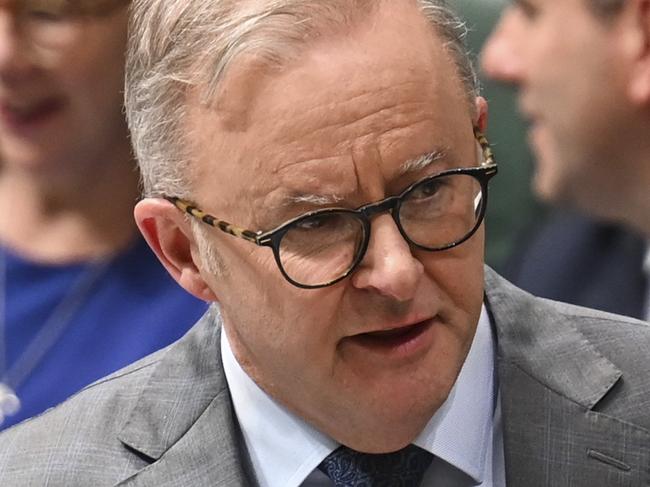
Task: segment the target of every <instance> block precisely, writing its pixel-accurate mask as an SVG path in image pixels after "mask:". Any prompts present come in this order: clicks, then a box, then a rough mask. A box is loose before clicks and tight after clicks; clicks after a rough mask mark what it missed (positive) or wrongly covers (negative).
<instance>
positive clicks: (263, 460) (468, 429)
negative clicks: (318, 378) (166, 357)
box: [221, 306, 496, 487]
mask: <svg viewBox="0 0 650 487" xmlns="http://www.w3.org/2000/svg"><path fill="white" fill-rule="evenodd" d="M494 353H495V345H494V337H493V334H492V329H491V326H490V321H489V318H488V314H487V312H486V309H485V306H483V308H482V310H481V316H480V319H479V323H478V326H477V329H476V334H475V336H474V340H473V342H472V346H471V348H470V351H469V353H468V355H467V359H466V360H465V363H464V364H463V367H462V369H461V371H460V374H459V376H458V379H457V381H456V384H455V385H454V387H453V388H452V390H451V392H450V394H449V397H448V398H447V400H446V401H445V402H444V403H443V405H442V406H441V407H440V408H439V409H438V411H437V412H436V413H435V414H434V416H433V417H432V418H431V420H430V421H429V422H428V423H427V425H426V427H425V428H424V430H423V431H422V432H421V433H420V435H419V436H418V437H417V438H416V440H415V441H414V443H415V444H416V445H418V446H420V447H421V448H424V449H425V450H427V451H429V452H431V453H433V454H434V455H436V456H437V457H439V458H441V459H443V460H445V461H446V462H448V463H449V464H451V465H453V466H454V467H456V468H458V469H459V470H461V471H463V472H464V473H466V474H467V475H469V476H470V477H471V478H472V479H473V480H474V481H476V482H477V483H480V482H482V481H483V477H484V471H485V468H486V465H485V458H486V452H487V450H488V446H489V444H490V442H491V441H492V420H493V413H494V408H495V403H496V402H495V401H496V387H495V379H494V377H495V369H494ZM221 354H222V357H223V365H224V371H225V375H226V380H227V382H228V387H229V389H230V394H231V396H232V401H233V406H234V409H235V414H236V415H237V420H238V421H239V425H240V427H241V431H242V434H243V437H244V441H245V442H246V447H247V449H248V453H249V455H250V458H251V462H252V464H253V468H254V470H255V474H256V476H257V480H258V482H259V484H260V486H261V487H297V486H299V485H301V484H302V482H303V481H304V480H305V479H306V478H307V476H308V475H309V474H310V473H311V472H312V471H313V470H314V469H315V468H317V467H318V465H319V464H320V463H321V462H322V461H323V460H324V459H325V457H327V455H329V454H330V453H331V452H333V451H334V450H335V449H336V448H337V447H338V446H339V444H338V443H337V442H336V441H334V440H333V439H331V438H329V437H327V436H326V435H324V434H322V433H321V432H320V431H318V430H316V429H315V428H314V427H312V426H311V425H310V424H308V423H307V422H305V421H304V420H302V419H301V418H299V417H297V416H296V415H294V414H293V413H291V412H290V411H288V410H287V409H286V408H284V407H283V406H282V405H280V404H278V403H277V402H275V401H274V400H273V399H272V398H271V397H270V396H269V395H267V394H266V393H265V392H264V391H263V390H262V389H260V388H259V387H258V386H257V384H255V382H254V381H253V380H252V379H251V378H250V377H249V376H248V375H247V374H246V372H244V370H243V369H242V368H241V366H240V365H239V363H238V362H237V360H236V359H235V357H234V355H233V353H232V350H231V348H230V344H229V342H228V337H227V333H226V331H225V329H224V330H223V332H222V334H221Z"/></svg>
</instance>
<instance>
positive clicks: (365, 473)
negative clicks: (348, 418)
mask: <svg viewBox="0 0 650 487" xmlns="http://www.w3.org/2000/svg"><path fill="white" fill-rule="evenodd" d="M431 460H433V455H432V454H431V453H429V452H427V451H424V450H423V449H422V448H419V447H417V446H415V445H409V446H407V447H406V448H402V449H401V450H398V451H396V452H394V453H380V454H371V453H360V452H358V451H354V450H351V449H350V448H348V447H345V446H342V447H340V448H338V449H337V450H335V451H334V452H333V453H331V454H330V455H329V456H328V457H327V458H326V459H325V460H323V462H322V463H321V464H320V465H319V466H318V468H319V469H320V470H322V471H323V472H324V473H325V474H326V475H327V476H328V477H329V478H330V479H332V481H333V482H334V485H335V486H336V487H418V486H419V485H420V482H422V477H423V476H424V472H425V471H426V469H427V468H429V465H431Z"/></svg>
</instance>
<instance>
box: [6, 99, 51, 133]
mask: <svg viewBox="0 0 650 487" xmlns="http://www.w3.org/2000/svg"><path fill="white" fill-rule="evenodd" d="M63 105H64V103H63V100H62V99H61V98H57V97H50V98H45V99H41V100H38V101H35V102H28V103H17V102H15V101H14V102H10V101H0V122H2V123H3V124H4V125H5V126H7V127H8V128H10V129H14V130H23V129H27V128H30V127H34V126H36V125H39V124H41V123H43V122H45V121H47V120H49V119H50V118H51V117H52V116H54V115H55V114H56V113H57V112H59V111H60V110H61V109H62V108H63Z"/></svg>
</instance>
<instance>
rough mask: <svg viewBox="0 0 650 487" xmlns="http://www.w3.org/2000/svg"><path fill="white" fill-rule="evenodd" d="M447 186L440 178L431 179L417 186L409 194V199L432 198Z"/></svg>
mask: <svg viewBox="0 0 650 487" xmlns="http://www.w3.org/2000/svg"><path fill="white" fill-rule="evenodd" d="M446 186H447V183H446V180H444V179H442V178H433V179H429V180H428V181H424V182H423V183H422V184H419V185H418V186H416V187H415V188H413V190H412V191H411V192H410V193H409V199H415V200H418V199H426V198H432V197H434V196H436V195H437V194H438V193H440V192H441V191H442V190H443V189H444V188H445V187H446Z"/></svg>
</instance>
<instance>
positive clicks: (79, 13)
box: [9, 0, 129, 49]
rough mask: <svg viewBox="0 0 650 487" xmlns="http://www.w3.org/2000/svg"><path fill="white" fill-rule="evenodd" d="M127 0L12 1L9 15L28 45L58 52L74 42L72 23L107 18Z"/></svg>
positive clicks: (74, 30)
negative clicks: (57, 49)
mask: <svg viewBox="0 0 650 487" xmlns="http://www.w3.org/2000/svg"><path fill="white" fill-rule="evenodd" d="M128 3H129V0H15V1H14V2H13V3H11V2H10V6H9V8H10V11H12V12H13V13H14V15H15V18H16V21H17V25H20V29H21V31H22V33H23V35H24V36H25V38H26V39H28V40H29V41H30V42H32V43H33V44H34V45H35V46H38V47H45V48H54V49H56V48H60V47H64V46H66V45H68V44H69V43H70V42H72V40H73V39H74V38H75V32H76V28H75V23H74V22H71V21H72V20H75V19H79V18H81V17H85V16H89V17H99V16H102V15H107V14H110V13H111V12H112V11H113V10H115V9H117V8H118V7H120V6H123V5H127V4H128Z"/></svg>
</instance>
